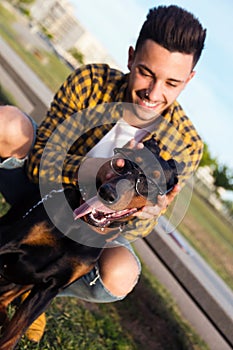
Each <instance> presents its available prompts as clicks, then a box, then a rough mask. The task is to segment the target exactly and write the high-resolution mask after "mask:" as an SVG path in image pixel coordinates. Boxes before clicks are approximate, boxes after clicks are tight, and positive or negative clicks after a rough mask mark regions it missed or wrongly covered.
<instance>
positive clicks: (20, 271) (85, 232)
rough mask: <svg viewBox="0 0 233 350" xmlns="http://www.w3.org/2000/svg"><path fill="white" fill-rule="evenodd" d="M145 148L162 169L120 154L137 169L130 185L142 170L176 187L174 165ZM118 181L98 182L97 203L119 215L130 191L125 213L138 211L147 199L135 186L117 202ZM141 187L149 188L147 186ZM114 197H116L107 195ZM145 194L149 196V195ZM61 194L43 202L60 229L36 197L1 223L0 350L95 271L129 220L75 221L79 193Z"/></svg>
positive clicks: (138, 154)
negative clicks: (9, 308)
mask: <svg viewBox="0 0 233 350" xmlns="http://www.w3.org/2000/svg"><path fill="white" fill-rule="evenodd" d="M145 147H147V148H148V149H149V150H150V152H152V154H153V156H154V159H155V160H156V162H157V163H158V164H159V167H160V168H158V166H157V165H155V166H154V165H153V164H151V161H149V164H148V162H144V159H143V158H144V156H145V152H144V151H145V150H144V151H143V150H138V151H136V152H134V151H132V150H128V149H124V153H125V154H127V158H128V159H130V160H131V161H132V162H133V163H134V169H135V172H133V173H131V174H128V175H127V177H128V178H127V179H128V183H130V184H131V185H132V184H134V185H135V181H136V177H137V176H138V170H136V169H137V167H138V168H140V172H141V171H145V170H146V171H145V173H146V175H148V173H150V176H151V177H152V176H154V177H155V181H157V182H158V183H159V187H160V188H164V185H166V186H167V187H168V189H169V190H170V189H172V188H173V186H174V185H175V184H176V183H177V181H178V178H177V175H178V172H177V169H176V167H175V166H176V165H177V164H175V162H174V161H173V160H169V161H165V160H163V159H162V158H161V157H160V156H159V149H158V146H157V144H156V142H155V141H154V140H149V141H147V142H145ZM156 162H155V163H156ZM135 164H136V167H135ZM148 165H149V167H148ZM161 167H162V168H163V169H164V171H165V178H164V179H163V180H162V176H160V174H161ZM120 180H122V176H117V175H116V176H115V177H113V178H112V179H110V180H109V181H107V182H105V183H101V184H99V183H98V181H97V183H98V185H97V186H98V196H99V199H100V200H101V201H103V202H104V204H105V205H106V206H109V208H112V209H113V210H119V209H120V210H121V209H122V205H124V203H125V202H124V200H123V202H122V200H121V197H122V196H127V198H129V191H131V192H132V191H133V194H132V193H131V196H130V198H131V201H130V203H127V208H130V211H129V213H131V212H132V211H131V210H132V209H133V208H136V209H140V208H141V207H143V206H144V205H146V203H147V201H148V198H146V196H145V197H143V196H139V195H138V193H136V192H135V186H134V185H133V186H129V188H128V190H127V188H124V190H123V192H124V193H120V195H118V196H116V193H115V192H114V191H115V190H114V189H115V188H116V186H117V184H118V182H119V181H120ZM145 181H146V177H145ZM145 187H147V185H146V184H145ZM145 191H146V190H145ZM113 192H114V194H113V195H111V194H112V193H113ZM146 193H147V194H149V193H148V191H146ZM64 194H65V196H66V198H67V202H66V203H64V200H63V198H61V196H63V192H56V191H54V193H53V192H51V195H50V196H48V198H47V201H48V202H51V204H52V206H53V207H54V208H55V210H54V212H55V213H56V215H55V216H56V218H58V221H56V222H58V225H54V220H55V219H56V218H51V217H49V216H48V214H47V212H46V210H45V208H44V205H43V202H42V201H41V198H40V195H39V192H38V194H37V195H35V196H34V197H33V198H28V199H27V200H26V199H25V200H24V203H19V204H18V205H16V206H13V207H12V208H11V209H10V211H9V212H8V213H7V214H6V215H5V216H4V217H3V218H1V219H0V322H1V325H2V326H3V327H2V330H3V331H2V337H1V338H0V349H1V350H10V349H14V347H15V345H16V344H17V342H18V341H19V339H20V338H21V336H22V334H23V333H24V332H25V331H26V329H27V328H28V327H29V326H30V325H31V323H32V322H33V321H34V320H35V319H36V318H37V317H38V316H39V315H40V314H41V313H42V312H43V311H44V310H46V308H47V307H48V305H49V304H50V302H51V300H52V299H53V298H54V297H55V296H56V295H57V294H58V293H59V292H60V291H61V290H63V289H64V288H66V287H67V286H68V285H70V284H71V283H73V282H74V281H76V280H77V279H78V278H80V277H81V276H83V275H84V274H86V273H88V272H89V271H90V270H91V269H92V268H93V266H94V265H95V263H96V261H97V260H98V258H99V256H100V254H101V252H102V249H103V247H104V244H105V241H106V237H107V238H109V237H110V236H109V235H111V234H114V235H115V234H116V232H117V233H118V232H119V231H118V228H114V227H115V226H117V227H118V226H120V225H122V223H125V222H127V221H128V220H129V219H130V216H129V215H130V214H128V215H123V216H121V215H119V217H118V219H117V218H115V217H114V215H113V217H112V220H106V221H104V223H102V221H99V220H96V218H95V217H94V218H93V215H92V214H91V213H89V214H87V215H84V217H83V218H82V220H76V221H74V220H73V216H72V215H73V211H74V210H75V209H76V208H77V207H78V206H79V205H80V202H81V196H80V192H79V190H78V189H77V188H74V187H71V188H67V189H65V191H64ZM153 196H154V198H149V203H151V204H154V203H155V202H156V199H157V197H156V193H155V192H153ZM113 199H114V200H113ZM67 203H69V205H67ZM119 203H120V204H119ZM70 207H71V208H72V210H70ZM100 214H101V215H104V214H103V213H99V214H98V215H100ZM68 216H70V217H69V218H68ZM59 220H60V222H65V221H67V220H68V221H69V222H71V223H72V224H71V225H68V227H67V228H66V229H65V230H64V231H65V232H64V231H62V232H61V231H60V230H59V229H58V227H56V226H59ZM116 221H117V225H116ZM87 223H88V224H87ZM91 225H92V226H91ZM101 225H102V226H101ZM111 226H113V228H111V229H109V228H108V227H111ZM99 229H100V232H99V233H98V230H99ZM101 230H103V231H104V230H106V231H107V235H106V236H105V234H104V233H105V232H102V233H103V234H100V233H101ZM96 231H97V232H96ZM83 237H85V238H84V239H85V240H83ZM79 242H81V243H79ZM83 242H86V244H84V243H83ZM29 290H30V294H29V295H28V296H27V297H26V299H25V300H24V301H23V303H22V304H21V305H20V306H19V308H18V309H17V310H16V312H15V314H14V316H13V318H12V319H11V320H10V321H9V320H8V318H7V312H6V308H7V306H8V304H10V303H11V302H12V301H13V300H14V299H16V298H17V297H18V296H20V295H21V294H23V293H24V292H26V291H29Z"/></svg>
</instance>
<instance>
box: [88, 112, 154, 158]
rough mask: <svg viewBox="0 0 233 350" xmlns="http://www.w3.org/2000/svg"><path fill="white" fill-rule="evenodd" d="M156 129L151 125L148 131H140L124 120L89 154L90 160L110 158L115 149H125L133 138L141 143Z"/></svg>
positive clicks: (119, 121)
mask: <svg viewBox="0 0 233 350" xmlns="http://www.w3.org/2000/svg"><path fill="white" fill-rule="evenodd" d="M153 129H154V125H153V124H152V125H150V126H149V127H147V128H146V129H139V128H136V127H134V126H131V125H129V124H128V123H126V122H125V121H124V119H120V120H118V122H117V123H116V124H115V125H114V126H113V128H112V129H111V130H110V131H109V132H108V133H107V134H106V135H105V136H104V137H103V138H102V139H101V140H100V141H99V142H98V143H97V144H96V145H95V146H94V147H93V148H92V149H91V150H90V151H89V152H88V153H87V156H88V157H90V158H98V157H100V158H110V157H112V156H113V155H114V152H113V149H114V148H115V147H124V146H125V145H126V144H127V143H128V142H129V141H130V140H131V139H132V138H134V139H135V140H136V142H140V141H141V140H142V139H143V138H144V137H145V136H146V135H147V134H148V133H150V132H151V131H152V130H153Z"/></svg>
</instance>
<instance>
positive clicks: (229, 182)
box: [213, 164, 233, 191]
mask: <svg viewBox="0 0 233 350" xmlns="http://www.w3.org/2000/svg"><path fill="white" fill-rule="evenodd" d="M213 177H214V184H215V186H216V187H223V188H224V189H225V190H230V191H233V171H232V170H230V169H229V168H228V167H227V166H226V165H224V164H223V165H220V166H216V168H215V169H214V171H213Z"/></svg>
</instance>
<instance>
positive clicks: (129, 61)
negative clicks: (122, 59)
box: [127, 46, 135, 71]
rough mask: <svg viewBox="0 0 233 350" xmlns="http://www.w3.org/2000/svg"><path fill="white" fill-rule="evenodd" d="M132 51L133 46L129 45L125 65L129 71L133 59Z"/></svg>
mask: <svg viewBox="0 0 233 350" xmlns="http://www.w3.org/2000/svg"><path fill="white" fill-rule="evenodd" d="M134 53H135V51H134V48H133V46H130V47H129V51H128V65H127V67H128V68H129V70H130V71H131V67H132V64H133V61H134Z"/></svg>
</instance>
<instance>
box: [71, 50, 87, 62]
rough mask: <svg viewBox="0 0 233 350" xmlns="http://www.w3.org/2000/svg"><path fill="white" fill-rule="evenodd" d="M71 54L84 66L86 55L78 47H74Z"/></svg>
mask: <svg viewBox="0 0 233 350" xmlns="http://www.w3.org/2000/svg"><path fill="white" fill-rule="evenodd" d="M69 53H70V54H71V55H72V56H73V57H74V58H75V59H76V60H77V61H78V62H79V63H80V64H84V55H83V53H82V52H80V51H79V50H78V49H77V48H76V47H72V48H71V49H70V50H69Z"/></svg>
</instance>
